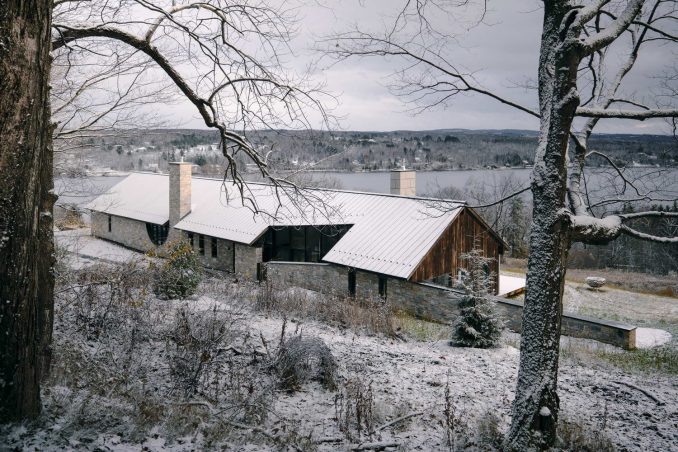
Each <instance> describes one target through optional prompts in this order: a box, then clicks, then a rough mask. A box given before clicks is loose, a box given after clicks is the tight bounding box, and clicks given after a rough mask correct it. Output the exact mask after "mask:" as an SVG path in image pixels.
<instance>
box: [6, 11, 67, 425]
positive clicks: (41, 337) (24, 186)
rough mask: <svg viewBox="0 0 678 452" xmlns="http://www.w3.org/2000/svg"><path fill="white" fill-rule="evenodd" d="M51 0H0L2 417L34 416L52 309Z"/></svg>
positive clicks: (13, 418)
mask: <svg viewBox="0 0 678 452" xmlns="http://www.w3.org/2000/svg"><path fill="white" fill-rule="evenodd" d="M51 11H52V1H51V0H3V1H1V2H0V422H7V421H12V420H18V419H22V418H27V417H34V416H37V415H38V414H39V412H40V379H41V377H42V375H43V372H44V371H46V370H47V368H48V366H49V360H48V359H46V358H48V356H49V341H50V340H51V325H52V320H51V318H52V309H53V284H54V278H53V274H52V268H51V267H52V262H53V232H52V207H53V205H54V201H55V198H56V197H55V196H54V194H53V190H52V189H53V179H52V177H53V176H52V154H51V153H52V150H51V146H52V126H51V123H50V107H49V73H50V47H51V39H50V27H51V14H52V12H51Z"/></svg>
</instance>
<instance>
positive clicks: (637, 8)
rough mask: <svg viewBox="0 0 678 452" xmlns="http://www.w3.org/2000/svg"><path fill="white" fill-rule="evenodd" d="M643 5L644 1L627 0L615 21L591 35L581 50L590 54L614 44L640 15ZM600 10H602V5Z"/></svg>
mask: <svg viewBox="0 0 678 452" xmlns="http://www.w3.org/2000/svg"><path fill="white" fill-rule="evenodd" d="M601 3H604V2H601ZM644 3H645V0H629V2H628V3H627V5H626V8H624V11H622V13H621V14H620V15H619V17H618V18H617V19H616V20H614V21H613V22H612V23H611V24H610V25H609V26H607V27H605V28H604V29H603V30H601V31H600V32H598V33H596V34H594V35H591V36H590V37H589V38H587V39H585V40H584V42H583V49H584V51H585V53H586V54H591V53H593V52H596V51H598V50H601V49H603V48H605V47H607V46H608V45H610V44H611V43H612V42H614V41H615V40H616V39H617V38H618V37H619V36H620V35H621V34H622V33H624V31H626V29H627V28H628V27H629V25H631V23H632V22H633V21H634V20H635V19H636V17H637V16H638V14H640V12H641V10H642V8H643V4H644ZM600 8H602V5H601V6H600ZM600 8H598V10H600Z"/></svg>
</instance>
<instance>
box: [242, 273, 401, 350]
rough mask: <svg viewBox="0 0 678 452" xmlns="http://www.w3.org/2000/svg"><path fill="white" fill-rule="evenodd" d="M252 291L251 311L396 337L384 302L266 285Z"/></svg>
mask: <svg viewBox="0 0 678 452" xmlns="http://www.w3.org/2000/svg"><path fill="white" fill-rule="evenodd" d="M254 290H255V296H254V300H255V301H254V307H255V309H256V310H258V311H260V312H266V313H272V314H277V315H280V316H283V317H285V318H295V317H296V318H300V319H312V320H317V321H319V322H324V323H328V324H330V325H334V326H338V327H340V328H351V329H354V330H362V331H365V332H368V333H371V334H383V335H385V336H388V337H395V336H397V333H396V327H395V323H394V310H393V307H392V306H391V304H390V303H389V302H388V300H384V299H383V298H379V297H373V298H351V297H337V296H334V295H327V294H317V293H314V292H310V291H307V290H303V289H297V288H277V287H274V286H273V285H272V284H271V283H270V282H268V281H267V282H265V283H263V284H261V285H259V287H256V288H255V289H254Z"/></svg>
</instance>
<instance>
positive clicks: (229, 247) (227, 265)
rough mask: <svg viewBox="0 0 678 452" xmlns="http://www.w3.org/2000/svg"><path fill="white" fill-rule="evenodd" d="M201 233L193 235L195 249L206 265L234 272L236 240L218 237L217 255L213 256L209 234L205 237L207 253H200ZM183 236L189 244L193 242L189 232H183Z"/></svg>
mask: <svg viewBox="0 0 678 452" xmlns="http://www.w3.org/2000/svg"><path fill="white" fill-rule="evenodd" d="M199 236H200V235H199V234H194V235H193V251H194V252H195V254H196V256H198V259H199V260H200V262H201V263H202V265H203V266H204V267H207V268H213V269H215V270H221V271H225V272H229V273H233V271H234V268H233V263H234V259H233V253H234V249H235V246H234V242H232V241H230V240H223V239H217V257H212V237H209V236H207V235H205V236H203V237H205V254H204V255H201V254H200V246H199ZM182 238H183V239H184V240H186V242H188V243H189V244H190V243H191V241H190V239H189V236H188V233H187V232H183V234H182Z"/></svg>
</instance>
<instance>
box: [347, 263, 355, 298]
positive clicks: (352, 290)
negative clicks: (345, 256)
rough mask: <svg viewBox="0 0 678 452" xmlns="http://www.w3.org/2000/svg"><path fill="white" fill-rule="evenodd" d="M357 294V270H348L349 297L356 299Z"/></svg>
mask: <svg viewBox="0 0 678 452" xmlns="http://www.w3.org/2000/svg"><path fill="white" fill-rule="evenodd" d="M355 294H356V270H355V268H349V269H348V296H349V297H355Z"/></svg>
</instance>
